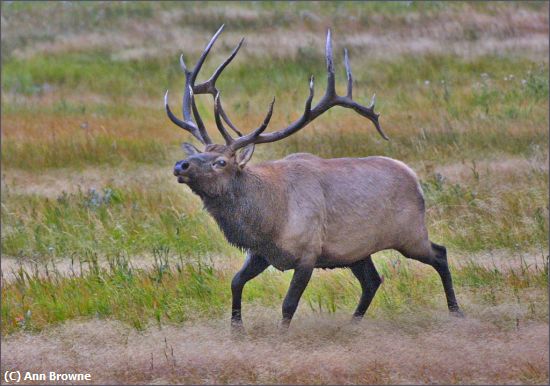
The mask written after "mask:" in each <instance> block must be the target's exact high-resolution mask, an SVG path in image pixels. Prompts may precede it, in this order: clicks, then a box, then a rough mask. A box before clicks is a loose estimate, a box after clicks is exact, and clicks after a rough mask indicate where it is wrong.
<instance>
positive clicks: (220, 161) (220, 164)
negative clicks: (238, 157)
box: [214, 159, 227, 168]
mask: <svg viewBox="0 0 550 386" xmlns="http://www.w3.org/2000/svg"><path fill="white" fill-rule="evenodd" d="M214 165H217V166H221V167H222V168H223V167H224V166H225V165H227V162H225V161H224V160H223V159H220V160H217V161H216V162H214Z"/></svg>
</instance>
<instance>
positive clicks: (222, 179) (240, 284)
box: [166, 26, 461, 325]
mask: <svg viewBox="0 0 550 386" xmlns="http://www.w3.org/2000/svg"><path fill="white" fill-rule="evenodd" d="M222 28H223V26H222ZM222 28H220V29H219V30H218V32H217V33H216V34H215V35H214V37H213V38H212V40H211V41H210V43H209V44H208V46H207V47H206V49H205V51H204V53H203V55H202V56H201V58H200V59H199V62H198V63H197V65H196V66H195V68H194V69H193V71H188V70H187V68H186V66H185V64H184V62H183V59H182V60H181V64H182V67H183V69H184V71H185V74H186V80H187V81H186V87H185V92H184V98H183V115H184V120H183V121H182V120H179V119H178V118H176V117H175V116H174V114H173V113H172V112H171V110H170V108H169V107H168V102H167V95H166V110H167V113H168V116H169V117H170V119H171V120H172V121H173V122H174V123H176V124H177V125H178V126H180V127H182V128H183V129H185V130H187V131H189V132H191V133H192V134H193V135H194V136H195V137H196V138H197V139H199V140H200V141H201V142H202V143H203V144H204V145H205V150H204V152H201V151H199V150H198V149H196V148H195V147H194V146H193V145H190V144H184V150H185V151H186V152H187V154H188V158H186V159H185V160H182V161H178V162H177V163H176V166H175V168H174V174H175V175H176V176H177V177H178V181H179V182H180V183H185V184H187V185H188V186H189V187H190V188H191V189H192V191H193V192H194V193H196V194H197V195H199V196H200V197H201V199H202V201H203V203H204V206H205V208H206V209H207V210H208V212H209V213H210V214H211V215H212V216H213V217H214V219H215V220H216V222H217V223H218V225H219V226H220V228H221V229H222V231H223V233H224V235H225V237H226V238H227V240H228V241H229V242H230V243H232V244H234V245H236V246H238V247H240V248H242V249H244V250H246V251H247V252H248V255H247V259H246V261H245V264H244V266H243V268H242V269H241V270H240V271H239V272H238V273H237V274H236V275H235V277H234V279H233V281H232V294H233V308H232V321H233V324H234V325H239V324H240V322H241V295H242V291H243V288H244V285H245V283H246V282H247V281H249V280H250V279H252V278H254V277H255V276H257V275H258V274H260V273H261V272H262V271H264V270H265V269H266V268H267V267H268V266H270V265H271V266H274V267H275V268H277V269H280V270H287V269H294V276H293V278H292V281H291V284H290V288H289V291H288V294H287V296H286V298H285V300H284V302H283V324H284V325H288V323H289V322H290V320H291V318H292V316H293V314H294V312H295V310H296V307H297V305H298V301H299V299H300V297H301V295H302V293H303V291H304V289H305V288H306V286H307V283H308V281H309V279H310V277H311V274H312V272H313V269H314V268H337V267H349V268H351V270H352V272H353V273H354V275H355V276H356V277H357V279H358V280H359V282H360V283H361V287H362V291H363V293H362V296H361V299H360V301H359V305H358V307H357V309H356V311H355V314H354V316H355V317H358V318H360V317H362V316H363V315H364V313H365V312H366V310H367V308H368V306H369V304H370V302H371V300H372V298H373V297H374V294H375V292H376V290H377V288H378V287H379V285H380V283H381V279H380V276H379V275H378V273H377V271H376V268H375V266H374V264H373V262H372V259H371V255H372V254H373V253H375V252H378V251H381V250H385V249H395V250H397V251H399V252H401V253H402V254H403V255H404V256H406V257H408V258H412V259H415V260H418V261H421V262H424V263H426V264H429V265H431V266H433V267H434V268H435V269H436V271H437V272H438V273H439V275H440V277H441V280H442V283H443V287H444V290H445V294H446V296H447V303H448V308H449V310H450V311H451V312H453V313H455V314H459V315H460V314H461V311H460V309H459V307H458V304H457V302H456V299H455V295H454V291H453V287H452V280H451V274H450V272H449V268H448V264H447V257H446V250H445V248H444V247H442V246H439V245H437V244H434V243H432V242H430V241H429V239H428V232H427V229H426V226H425V221H424V213H425V208H424V198H423V195H422V189H421V187H420V184H419V182H418V179H417V177H416V175H415V173H414V172H413V171H412V170H411V169H410V168H409V167H408V166H406V165H405V164H404V163H402V162H400V161H396V160H393V159H391V158H386V157H366V158H338V159H322V158H319V157H317V156H314V155H311V154H305V153H298V154H292V155H289V156H287V157H286V158H284V159H281V160H276V161H268V162H263V163H260V164H256V165H247V162H248V161H249V160H250V158H251V156H252V153H253V151H254V145H255V144H258V143H266V142H274V141H276V140H279V139H282V138H285V137H286V136H289V135H291V134H293V133H294V132H296V131H298V130H300V129H301V128H302V127H304V126H306V125H307V124H308V123H309V122H311V121H312V120H313V119H315V118H316V117H317V116H319V115H321V114H322V113H323V112H324V111H326V110H328V109H329V108H331V107H333V106H336V105H340V106H344V107H347V108H351V109H353V110H355V111H356V112H358V113H359V114H361V115H363V116H365V117H366V118H368V119H370V120H371V121H372V122H373V123H374V124H375V127H376V129H377V130H378V132H379V133H380V134H381V135H382V136H383V137H384V138H387V137H386V136H385V134H384V133H383V131H382V129H381V127H380V125H379V123H378V114H375V113H374V98H373V102H372V103H371V105H370V106H369V107H364V106H361V105H358V104H357V103H355V102H354V101H353V100H352V77H351V69H350V66H349V61H348V56H347V51H346V52H345V65H346V73H347V76H348V93H347V95H346V96H345V97H343V96H338V95H337V94H336V92H335V89H334V70H333V62H332V45H331V41H330V31H329V33H328V36H327V46H326V58H327V70H328V84H327V91H326V93H325V95H324V96H323V97H322V98H321V100H320V101H319V103H318V104H317V105H316V106H315V107H311V102H312V99H313V79H312V80H311V81H310V95H309V98H308V99H307V101H306V107H305V111H304V114H303V116H302V117H301V118H300V119H298V120H297V121H295V122H294V123H292V124H291V125H290V126H289V127H287V128H285V129H283V130H280V131H276V132H271V133H267V134H262V133H263V132H264V130H265V129H266V127H267V125H268V123H269V120H270V118H271V114H272V111H273V103H272V104H271V106H270V109H269V112H268V114H267V116H266V119H265V120H264V122H263V124H262V125H261V126H260V127H258V129H256V130H254V131H253V132H251V133H250V134H248V135H242V134H241V132H240V131H239V130H238V129H237V128H236V127H235V126H234V125H233V123H232V122H231V121H230V120H229V118H228V117H227V114H226V113H225V112H224V111H223V108H222V106H221V98H220V93H219V90H218V89H217V88H216V86H215V82H216V79H217V77H218V76H219V74H220V73H221V71H223V69H224V68H225V66H226V65H227V64H228V63H229V62H230V61H231V60H232V59H233V57H234V56H235V55H236V53H237V51H238V50H239V48H240V46H241V44H242V41H241V42H240V43H239V45H238V46H237V48H236V49H235V50H234V51H233V53H232V54H231V56H230V57H229V58H228V59H227V60H226V61H225V62H224V63H223V64H222V65H221V66H220V67H219V68H218V70H216V72H215V73H214V75H213V76H212V77H211V78H210V79H209V80H208V81H207V82H204V83H202V84H199V85H195V80H196V76H197V74H198V72H199V70H200V68H201V66H202V63H203V62H204V59H205V57H206V55H207V54H208V52H209V50H210V48H211V47H212V45H213V43H214V41H215V40H216V39H217V37H218V35H219V34H220V33H221V30H222ZM201 93H202V94H204V93H209V94H211V95H213V96H214V98H215V118H216V124H217V126H218V129H219V130H220V132H221V134H222V136H223V137H224V139H225V140H226V144H225V145H216V144H212V141H211V140H210V138H209V136H208V134H207V133H206V130H205V128H204V125H203V123H202V120H201V119H200V116H199V115H198V111H197V109H196V106H195V102H194V94H201ZM191 112H192V113H193V116H194V117H195V121H193V119H192V117H191ZM222 120H223V121H225V123H226V124H227V125H229V126H230V127H231V129H232V130H233V131H235V132H236V133H237V135H238V138H236V139H234V138H233V137H231V135H229V133H228V131H227V129H226V128H225V127H224V124H223V121H222ZM239 149H242V150H241V151H240V152H239V151H238V150H239Z"/></svg>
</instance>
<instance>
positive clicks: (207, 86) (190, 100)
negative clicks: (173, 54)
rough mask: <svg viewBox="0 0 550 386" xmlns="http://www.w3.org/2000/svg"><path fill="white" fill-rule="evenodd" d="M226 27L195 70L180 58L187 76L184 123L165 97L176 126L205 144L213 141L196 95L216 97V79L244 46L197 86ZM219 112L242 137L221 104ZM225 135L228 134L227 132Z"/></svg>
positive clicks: (221, 29)
mask: <svg viewBox="0 0 550 386" xmlns="http://www.w3.org/2000/svg"><path fill="white" fill-rule="evenodd" d="M224 27H225V25H223V24H222V26H221V27H220V28H218V30H217V31H216V33H215V34H214V36H212V38H211V39H210V41H209V42H208V44H207V45H206V47H205V48H204V51H203V52H202V54H201V56H200V57H199V60H198V61H197V63H196V64H195V67H194V68H193V70H192V71H189V69H188V68H187V65H186V64H185V60H184V57H183V54H182V55H181V56H180V66H181V68H182V70H183V72H184V74H185V89H184V92H183V98H182V99H183V100H182V112H183V121H182V120H180V119H179V118H177V117H176V116H175V115H174V114H173V113H172V111H171V110H170V107H169V106H168V93H167V94H166V96H165V106H166V112H167V114H168V117H169V118H170V120H171V121H172V122H174V123H175V124H176V125H178V126H180V127H181V128H183V129H185V130H187V131H189V132H191V133H192V134H193V135H194V136H195V138H197V139H198V140H199V141H201V142H202V143H203V144H210V143H212V140H211V139H210V137H209V135H208V133H207V131H206V127H205V126H204V123H203V121H202V119H201V117H200V114H199V111H198V109H197V106H196V103H195V96H194V94H202V93H205V91H206V92H209V93H211V94H212V95H213V96H214V97H215V95H216V93H217V92H218V90H217V89H216V87H215V82H216V79H217V78H218V76H219V75H220V73H221V72H222V71H223V69H224V68H225V67H226V66H227V65H228V64H229V63H230V62H231V60H233V58H234V57H235V55H236V54H237V52H238V50H239V49H240V47H241V45H242V40H241V42H240V43H239V44H238V46H237V47H236V48H235V49H234V50H233V52H232V53H231V55H230V57H229V58H228V59H226V60H225V62H224V63H222V65H221V66H220V67H218V69H217V70H216V71H215V72H214V74H213V75H212V77H211V78H210V79H209V80H208V81H207V82H205V83H202V84H200V85H199V86H195V81H196V79H197V75H198V74H199V72H200V70H201V68H202V65H203V64H204V61H205V60H206V57H207V56H208V54H209V53H210V50H211V48H212V46H213V45H214V43H215V42H216V40H217V39H218V37H219V36H220V34H221V33H222V31H223V29H224ZM219 110H220V111H221V114H222V117H223V119H224V120H225V121H226V122H228V124H229V126H230V127H231V128H232V129H233V130H235V132H236V133H238V134H239V135H241V134H240V131H239V130H237V129H236V128H235V126H234V125H233V123H232V122H231V121H230V120H229V117H227V114H226V113H225V112H224V111H223V109H222V108H221V104H220V105H219ZM191 114H193V116H194V117H195V120H196V122H197V123H195V122H193V118H192V116H191ZM220 130H221V129H220ZM223 134H224V133H222V135H223ZM225 134H227V132H226V133H225ZM227 135H228V134H227ZM224 138H225V136H224Z"/></svg>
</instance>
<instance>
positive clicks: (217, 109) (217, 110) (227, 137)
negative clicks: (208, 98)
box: [214, 91, 235, 145]
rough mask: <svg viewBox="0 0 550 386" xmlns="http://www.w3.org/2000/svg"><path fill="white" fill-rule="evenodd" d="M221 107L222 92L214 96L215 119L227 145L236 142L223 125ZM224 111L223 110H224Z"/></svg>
mask: <svg viewBox="0 0 550 386" xmlns="http://www.w3.org/2000/svg"><path fill="white" fill-rule="evenodd" d="M221 110H222V108H221V102H220V92H219V91H218V93H217V94H216V96H215V97H214V119H215V120H216V126H218V130H219V131H220V133H221V135H222V137H223V139H225V143H226V145H231V144H232V143H234V142H235V140H234V139H233V138H232V137H231V135H229V133H228V132H227V130H226V128H225V127H224V126H223V122H222V120H221V118H220V111H221ZM222 111H223V110H222Z"/></svg>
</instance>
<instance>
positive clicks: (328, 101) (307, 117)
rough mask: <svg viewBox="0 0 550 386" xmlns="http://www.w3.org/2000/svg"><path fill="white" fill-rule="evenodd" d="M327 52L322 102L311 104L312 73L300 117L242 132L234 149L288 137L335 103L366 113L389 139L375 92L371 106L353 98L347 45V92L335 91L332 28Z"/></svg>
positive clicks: (312, 90) (328, 38) (345, 55)
mask: <svg viewBox="0 0 550 386" xmlns="http://www.w3.org/2000/svg"><path fill="white" fill-rule="evenodd" d="M325 56H326V61H327V73H328V74H327V90H326V92H325V95H324V96H323V97H322V98H321V100H320V101H319V103H317V105H316V106H315V107H313V108H311V102H312V100H313V94H314V82H313V76H312V77H311V78H310V80H309V96H308V98H307V100H306V105H305V109H304V113H303V115H302V116H301V117H300V118H299V119H297V120H296V121H294V122H293V123H291V124H290V126H288V127H286V128H284V129H282V130H279V131H275V132H271V133H266V134H262V132H263V131H264V130H265V127H263V125H262V126H260V127H259V128H257V129H256V130H254V131H253V132H252V133H250V134H247V135H245V136H242V137H240V138H237V139H236V140H235V141H234V142H233V143H231V148H232V149H233V150H237V149H239V148H242V147H244V146H246V145H248V144H250V143H255V144H258V143H267V142H275V141H279V140H281V139H283V138H286V137H288V136H289V135H292V134H294V133H295V132H297V131H298V130H300V129H302V128H303V127H305V126H306V125H307V124H308V123H310V122H311V121H313V120H314V119H315V118H317V117H318V116H319V115H321V114H323V113H324V112H325V111H327V110H328V109H330V108H331V107H333V106H343V107H347V108H350V109H353V110H355V111H356V112H357V113H359V114H360V115H362V116H363V117H365V118H368V119H370V120H371V121H372V123H374V126H375V127H376V130H377V131H378V133H380V135H381V136H382V138H384V139H386V140H388V137H387V136H386V134H385V133H384V132H383V131H382V128H381V127H380V123H379V122H378V117H379V116H380V114H376V113H375V112H374V104H375V102H376V96H375V95H373V96H372V99H371V103H370V105H369V106H368V107H364V106H362V105H360V104H358V103H356V102H355V101H354V100H353V99H352V87H353V78H352V74H351V67H350V64H349V57H348V50H347V49H344V65H345V67H346V76H347V80H348V89H347V95H346V96H340V95H338V94H336V89H335V80H334V63H333V59H332V40H331V34H330V29H329V30H328V32H327V43H326V53H325ZM272 109H273V105H272V106H271V109H270V113H269V114H268V116H269V117H270V116H271V110H272Z"/></svg>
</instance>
